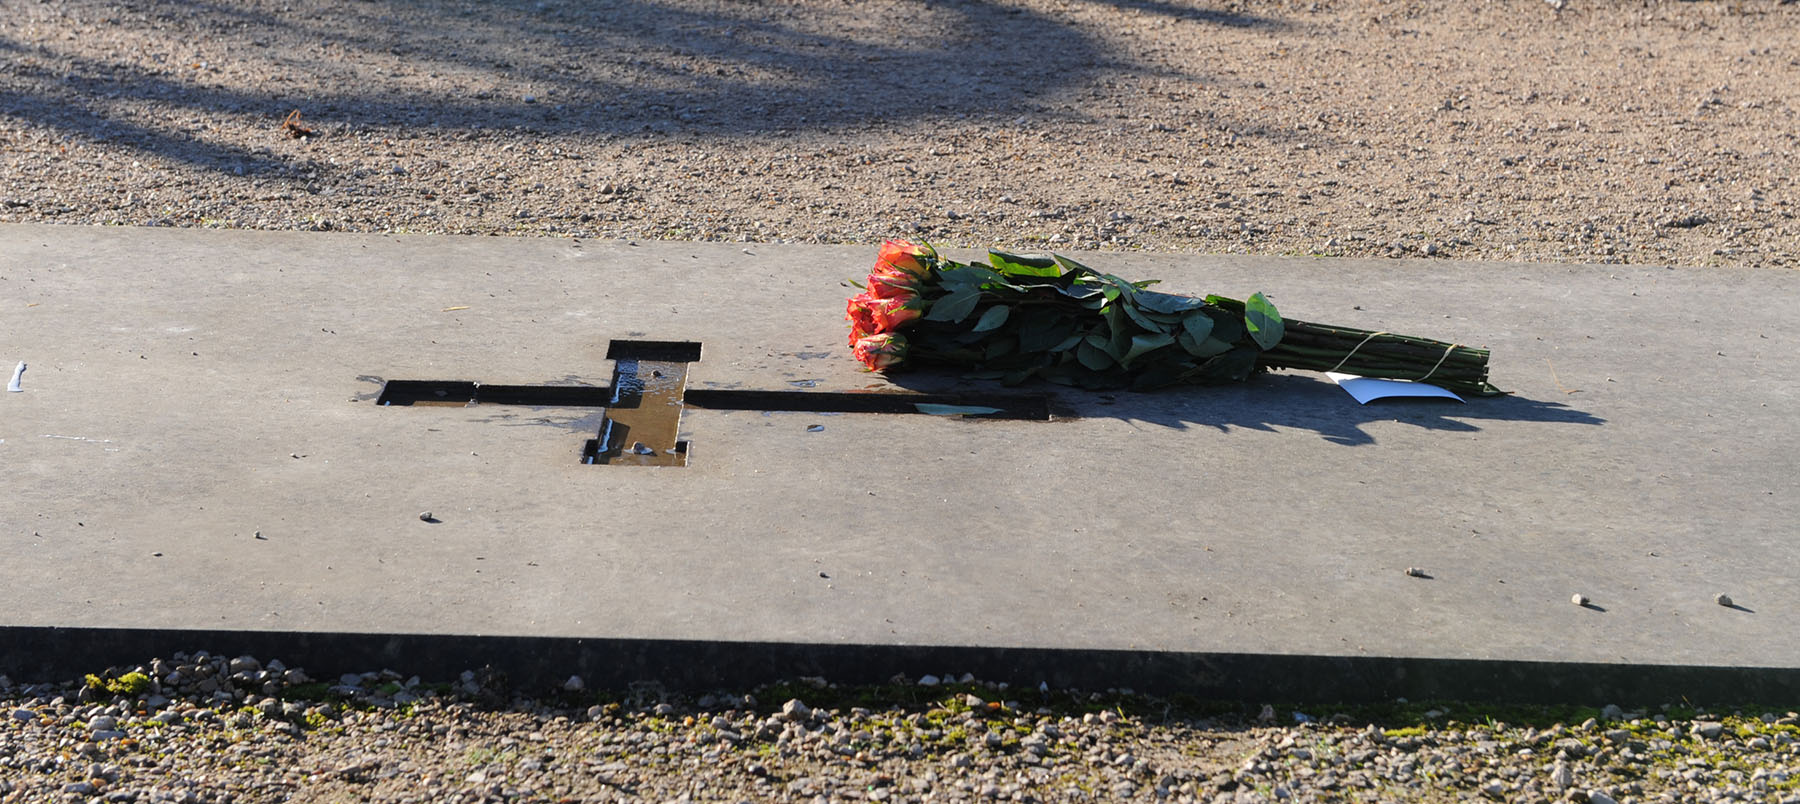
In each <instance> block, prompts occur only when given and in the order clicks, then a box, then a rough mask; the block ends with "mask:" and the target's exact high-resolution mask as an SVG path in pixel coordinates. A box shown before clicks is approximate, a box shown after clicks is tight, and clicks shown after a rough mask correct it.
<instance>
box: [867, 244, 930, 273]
mask: <svg viewBox="0 0 1800 804" xmlns="http://www.w3.org/2000/svg"><path fill="white" fill-rule="evenodd" d="M930 255H931V250H930V249H927V248H925V247H924V246H918V245H914V244H912V243H908V242H906V241H905V240H888V241H884V242H883V243H882V244H881V251H880V252H879V253H878V254H877V255H876V257H875V269H876V270H878V271H879V270H881V268H882V267H883V266H887V267H891V268H893V269H894V270H897V271H901V272H903V273H909V274H915V275H918V276H924V275H925V263H923V262H920V261H919V258H920V257H928V256H930Z"/></svg>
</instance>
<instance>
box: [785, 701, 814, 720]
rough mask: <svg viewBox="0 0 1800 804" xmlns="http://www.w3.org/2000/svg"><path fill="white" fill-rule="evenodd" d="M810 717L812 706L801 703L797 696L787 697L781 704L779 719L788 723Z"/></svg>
mask: <svg viewBox="0 0 1800 804" xmlns="http://www.w3.org/2000/svg"><path fill="white" fill-rule="evenodd" d="M811 718H812V708H811V707H809V706H807V705H806V704H805V703H802V702H801V700H800V699H799V698H789V699H788V702H787V703H784V704H782V705H781V719H782V720H786V721H787V722H789V723H798V722H803V721H806V720H810V719H811Z"/></svg>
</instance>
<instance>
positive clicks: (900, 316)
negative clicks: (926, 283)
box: [868, 298, 923, 332]
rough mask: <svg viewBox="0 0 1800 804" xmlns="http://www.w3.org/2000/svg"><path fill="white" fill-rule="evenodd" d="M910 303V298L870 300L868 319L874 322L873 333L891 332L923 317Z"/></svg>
mask: <svg viewBox="0 0 1800 804" xmlns="http://www.w3.org/2000/svg"><path fill="white" fill-rule="evenodd" d="M911 302H912V298H905V299H870V300H869V303H868V308H869V317H870V318H871V319H873V320H874V322H875V331H876V332H893V331H894V330H897V329H899V328H901V327H903V326H905V325H906V324H907V323H908V322H910V321H912V320H913V319H915V318H918V317H919V316H921V315H923V313H921V312H919V308H917V307H914V306H912V305H911Z"/></svg>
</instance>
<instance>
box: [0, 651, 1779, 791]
mask: <svg viewBox="0 0 1800 804" xmlns="http://www.w3.org/2000/svg"><path fill="white" fill-rule="evenodd" d="M132 673H136V674H138V675H136V676H133V675H131V674H132ZM569 686H571V687H574V686H577V685H575V684H573V683H571V684H570V685H569ZM109 687H110V689H111V691H110V692H109V691H108V690H109ZM0 697H3V698H4V700H0V715H3V716H4V718H5V720H4V725H0V801H6V802H15V801H18V802H26V801H31V802H36V801H71V802H80V801H105V802H124V801H176V802H227V801H232V802H265V801H266V802H277V801H295V802H343V801H352V800H354V801H375V802H476V801H495V802H499V801H507V802H610V801H690V800H691V801H729V802H736V801H800V802H825V801H846V800H859V799H860V800H870V801H893V802H936V801H943V802H953V801H971V802H972V801H1094V800H1102V801H1123V800H1143V801H1175V802H1193V801H1198V802H1253V801H1254V802H1271V801H1284V800H1286V801H1371V802H1373V801H1400V800H1405V801H1425V802H1449V801H1463V800H1469V799H1485V800H1492V801H1515V802H1533V801H1536V802H1548V801H1559V800H1567V801H1575V802H1580V801H1584V800H1585V801H1587V802H1590V803H1591V804H1606V802H1609V801H1617V802H1631V801H1670V802H1676V801H1680V802H1695V801H1699V802H1739V801H1766V802H1785V803H1786V804H1792V803H1793V802H1800V726H1797V725H1796V723H1797V722H1800V719H1797V718H1796V714H1795V713H1794V712H1748V713H1742V712H1717V713H1696V712H1691V711H1656V712H1649V713H1645V712H1626V711H1623V710H1621V709H1618V708H1617V707H1607V708H1606V709H1605V710H1603V711H1600V712H1598V713H1595V714H1596V715H1597V717H1586V713H1581V712H1574V713H1573V715H1572V717H1570V718H1569V719H1568V722H1555V723H1552V722H1549V721H1551V720H1552V719H1554V718H1556V717H1557V716H1558V715H1559V714H1567V713H1559V712H1556V711H1552V710H1546V709H1531V708H1525V709H1515V710H1512V713H1513V714H1515V715H1519V716H1523V717H1524V718H1526V719H1528V720H1535V721H1538V722H1537V723H1536V724H1535V725H1526V724H1523V723H1508V722H1505V721H1504V720H1496V719H1495V718H1494V716H1493V715H1492V714H1491V713H1490V714H1483V713H1482V712H1480V711H1471V712H1458V711H1446V710H1444V709H1431V710H1424V711H1420V710H1419V709H1417V708H1408V707H1403V706H1402V707H1388V712H1387V714H1386V715H1385V716H1383V717H1379V718H1374V719H1371V718H1370V717H1369V716H1368V714H1369V713H1368V712H1366V711H1365V712H1358V713H1356V714H1349V713H1334V712H1329V711H1316V712H1313V713H1311V714H1305V713H1295V712H1291V711H1277V710H1275V709H1274V708H1272V707H1266V708H1264V710H1263V711H1262V712H1261V714H1260V715H1259V716H1256V717H1250V718H1245V717H1241V716H1234V715H1218V714H1215V715H1213V716H1210V717H1197V716H1195V715H1193V714H1192V713H1181V712H1178V711H1177V710H1176V709H1175V708H1174V707H1172V706H1171V705H1170V704H1169V703H1168V702H1164V701H1157V700H1154V699H1149V698H1144V697H1140V696H1133V695H1130V694H1117V693H1109V694H1095V695H1088V696H1084V695H1079V694H1071V693H1046V692H1044V691H1040V690H1024V691H1019V690H1009V689H1006V688H1005V687H1004V686H1002V685H998V684H982V683H978V682H975V681H973V679H963V680H960V683H956V684H946V683H942V682H941V681H940V680H939V679H936V678H924V679H908V680H903V681H897V682H896V683H895V684H893V685H890V686H887V687H882V688H861V689H839V688H836V687H833V686H830V685H828V684H826V682H824V681H823V680H818V679H815V680H813V681H812V683H804V682H803V683H800V684H796V685H793V686H791V687H786V688H779V689H776V688H770V689H763V690H758V691H756V692H754V693H750V694H732V695H725V694H718V695H707V696H704V697H702V698H699V699H697V700H676V699H664V697H663V696H661V695H659V694H657V692H656V691H655V690H651V689H637V690H632V691H629V693H628V694H627V695H625V696H624V698H623V700H606V699H607V698H609V697H611V698H617V697H618V696H605V695H598V694H595V693H592V692H586V691H577V690H570V691H566V692H565V693H563V694H562V695H560V697H553V696H546V697H545V698H540V699H538V700H525V699H520V698H511V697H508V696H507V695H506V694H505V692H504V690H501V689H498V688H497V687H495V686H494V685H492V684H484V683H483V680H482V678H481V677H480V676H479V675H478V674H477V673H474V672H469V673H464V674H463V676H462V678H461V679H458V680H453V681H451V682H449V683H445V684H426V683H421V682H420V681H419V680H418V679H417V678H403V677H402V676H401V675H400V674H399V673H394V672H389V671H383V672H377V673H366V674H361V675H350V676H344V677H340V678H337V679H333V680H330V681H313V680H312V679H310V678H308V677H307V676H306V673H305V671H304V670H302V669H298V668H287V667H284V666H282V665H281V664H280V663H279V662H277V661H270V662H268V663H267V664H264V663H263V662H260V661H258V660H256V659H254V658H252V657H237V658H233V659H227V658H225V657H217V656H208V655H206V654H195V655H192V656H189V655H186V654H177V655H176V656H175V657H173V658H171V659H170V660H168V661H162V660H158V661H155V662H152V663H150V664H149V665H146V666H142V667H137V668H123V669H122V672H118V673H117V674H111V673H109V674H103V675H102V676H97V677H90V679H89V680H88V681H87V682H85V683H74V684H62V685H32V686H24V687H15V686H13V685H12V684H10V682H3V681H0ZM808 698H810V699H812V700H813V701H814V702H815V703H819V702H821V701H828V702H831V707H830V708H827V707H826V706H825V705H823V704H820V705H818V706H816V707H815V706H809V705H808V704H807V703H805V701H806V700H807V699H808ZM1665 709H1666V708H1665ZM1575 717H1584V718H1586V719H1584V720H1580V721H1576V720H1574V718H1575ZM1314 718H1317V719H1314ZM1302 720H1305V721H1308V722H1299V721H1302ZM1297 722H1298V724H1297V725H1296V723H1297ZM1275 724H1283V725H1275Z"/></svg>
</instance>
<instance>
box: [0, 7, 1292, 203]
mask: <svg viewBox="0 0 1800 804" xmlns="http://www.w3.org/2000/svg"><path fill="white" fill-rule="evenodd" d="M1095 2H1096V3H1097V4H1099V5H1105V6H1113V7H1117V8H1121V9H1135V10H1139V11H1143V12H1147V13H1155V14H1164V15H1168V16H1171V17H1177V18H1182V19H1188V20H1196V21H1200V22H1203V23H1207V24H1214V25H1220V26H1231V27H1253V26H1277V25H1280V23H1279V22H1277V21H1274V20H1271V19H1267V18H1263V17H1256V16H1251V15H1243V14H1236V13H1227V12H1223V11H1211V10H1206V9H1203V8H1195V7H1189V6H1187V5H1185V4H1177V3H1172V2H1162V1H1161V0H1095ZM63 10H64V13H65V15H66V17H67V18H69V19H74V20H77V21H83V20H85V21H90V22H92V21H97V24H98V25H100V26H110V27H111V28H112V29H113V30H111V31H108V32H107V34H106V35H107V36H108V37H109V38H112V37H114V35H115V34H118V35H119V36H118V38H122V39H124V40H125V41H127V42H131V41H132V37H141V40H140V41H138V42H137V43H136V44H137V49H133V48H132V47H130V46H127V47H126V48H125V49H124V50H123V52H126V53H129V54H130V55H129V56H125V57H121V58H120V59H118V60H116V61H108V60H98V61H96V60H92V59H87V58H82V57H81V56H78V55H72V54H70V53H69V52H68V51H67V50H65V48H64V47H63V45H62V42H61V39H62V38H61V37H60V36H56V37H51V36H46V37H45V39H44V40H43V42H42V43H41V44H40V43H37V42H20V41H12V40H8V39H6V38H5V37H4V36H0V52H5V53H7V58H8V60H10V61H12V62H13V66H12V67H11V69H8V70H4V71H0V114H4V115H8V116H13V117H17V118H22V119H25V120H28V121H31V122H33V123H37V124H41V125H45V126H48V127H53V128H56V129H59V130H62V131H64V132H68V133H73V134H78V135H80V136H84V137H90V138H93V139H95V140H101V141H111V142H119V143H125V144H129V145H131V146H134V147H138V148H143V149H145V150H148V151H152V152H155V153H157V154H160V155H163V156H167V157H170V158H173V159H177V160H180V161H183V162H187V163H190V164H194V165H198V166H209V165H217V166H220V167H224V168H226V169H232V170H236V169H238V168H243V169H246V170H250V169H254V170H258V171H259V172H260V171H261V170H274V169H276V167H277V164H278V163H281V162H282V161H283V160H281V159H280V158H278V157H275V156H273V155H271V154H263V153H253V152H249V151H245V150H244V149H242V148H237V147H233V146H229V145H224V144H220V143H218V142H216V141H214V140H213V139H211V138H209V137H208V136H207V135H206V133H205V131H204V128H205V127H204V126H196V125H188V124H186V123H185V122H175V121H176V120H179V119H180V118H181V117H182V116H183V115H184V114H186V113H196V112H201V113H203V112H240V113H247V114H251V115H254V116H256V117H257V118H259V119H267V120H269V121H270V123H269V129H270V132H271V137H274V136H279V135H278V134H277V133H276V131H277V129H278V125H279V123H278V122H277V121H279V120H280V118H281V117H282V116H283V115H285V114H286V113H287V112H288V111H289V110H290V109H300V110H302V112H303V113H304V115H305V118H306V120H307V121H309V124H314V125H319V126H320V127H321V130H322V131H324V132H325V133H326V135H327V136H330V135H332V134H335V133H338V132H341V131H344V130H355V129H358V128H365V127H431V128H433V129H450V130H463V131H474V130H482V129H508V130H523V131H526V132H531V133H552V134H571V133H574V134H594V135H615V136H626V135H638V134H643V133H673V132H684V133H685V132H702V133H722V134H734V133H748V132H766V131H771V130H786V129H808V128H811V129H823V128H831V127H836V126H845V125H855V124H859V123H871V122H888V123H892V122H895V121H910V120H918V121H920V122H921V124H927V125H928V124H929V121H931V120H939V119H946V118H955V117H957V116H961V115H971V116H974V115H980V116H988V117H1000V118H1006V117H1010V116H1012V115H1016V114H1021V113H1028V112H1030V113H1039V114H1042V113H1046V112H1048V113H1056V112H1055V110H1054V109H1049V108H1045V107H1042V106H1040V105H1039V102H1040V101H1042V100H1044V99H1046V98H1048V97H1050V96H1051V95H1053V94H1054V93H1056V92H1058V91H1059V90H1061V89H1064V88H1067V87H1071V86H1077V85H1080V84H1081V83H1082V82H1083V81H1085V80H1086V79H1087V78H1088V77H1089V76H1090V75H1091V74H1093V73H1095V72H1096V71H1098V70H1100V69H1103V68H1105V69H1123V70H1128V71H1129V70H1133V69H1136V68H1134V67H1133V66H1132V65H1130V64H1127V63H1124V62H1123V61H1121V60H1120V57H1118V56H1116V55H1115V54H1112V53H1110V52H1108V50H1107V49H1106V48H1105V47H1104V46H1103V45H1102V44H1101V43H1100V42H1098V41H1095V40H1094V39H1093V38H1091V37H1089V36H1088V35H1086V34H1085V33H1083V32H1082V31H1079V30H1077V29H1076V28H1074V27H1072V26H1071V24H1070V23H1068V22H1065V21H1061V20H1058V19H1054V18H1051V17H1050V16H1047V15H1045V14H1043V13H1039V12H1035V11H1031V10H1026V9H1022V8H1017V7H1012V6H1009V5H1006V4H1003V3H997V2H978V1H977V0H964V1H963V2H944V3H923V2H920V3H914V2H900V3H885V4H868V5H861V4H858V5H830V6H828V5H820V6H817V7H812V6H797V5H789V4H762V3H740V2H691V3H657V2H648V1H647V0H603V1H602V2H594V3H573V2H557V1H556V0H543V1H536V0H534V1H533V2H520V1H518V0H513V1H512V2H491V3H486V2H455V0H436V1H427V2H403V1H402V0H372V1H371V2H358V3H345V4H340V5H337V6H335V7H333V8H332V10H331V12H330V13H325V14H319V13H313V14H311V15H310V16H306V15H305V14H306V12H307V10H309V9H305V8H303V9H302V10H299V11H294V10H288V9H287V7H285V6H282V7H279V9H278V8H277V7H275V6H261V5H260V4H254V3H252V4H242V5H238V4H225V3H210V2H182V3H166V4H149V5H148V6H139V7H130V6H127V7H118V6H112V5H105V4H101V3H98V2H73V3H69V4H67V5H66V6H65V7H63ZM51 30H52V31H54V30H55V28H51ZM70 35H71V36H76V35H78V34H76V33H75V32H73V31H71V32H70ZM208 59H211V60H212V61H211V62H209V61H208ZM1190 78H1191V77H1190ZM147 111H148V112H149V113H148V114H146V112H147ZM1065 113H1074V114H1078V113H1079V112H1078V111H1069V112H1065ZM157 118H160V119H161V120H169V121H171V122H170V124H169V125H159V124H155V123H152V124H148V125H146V124H145V123H143V122H130V121H131V120H139V121H142V120H155V119H157ZM258 150H261V149H258Z"/></svg>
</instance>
